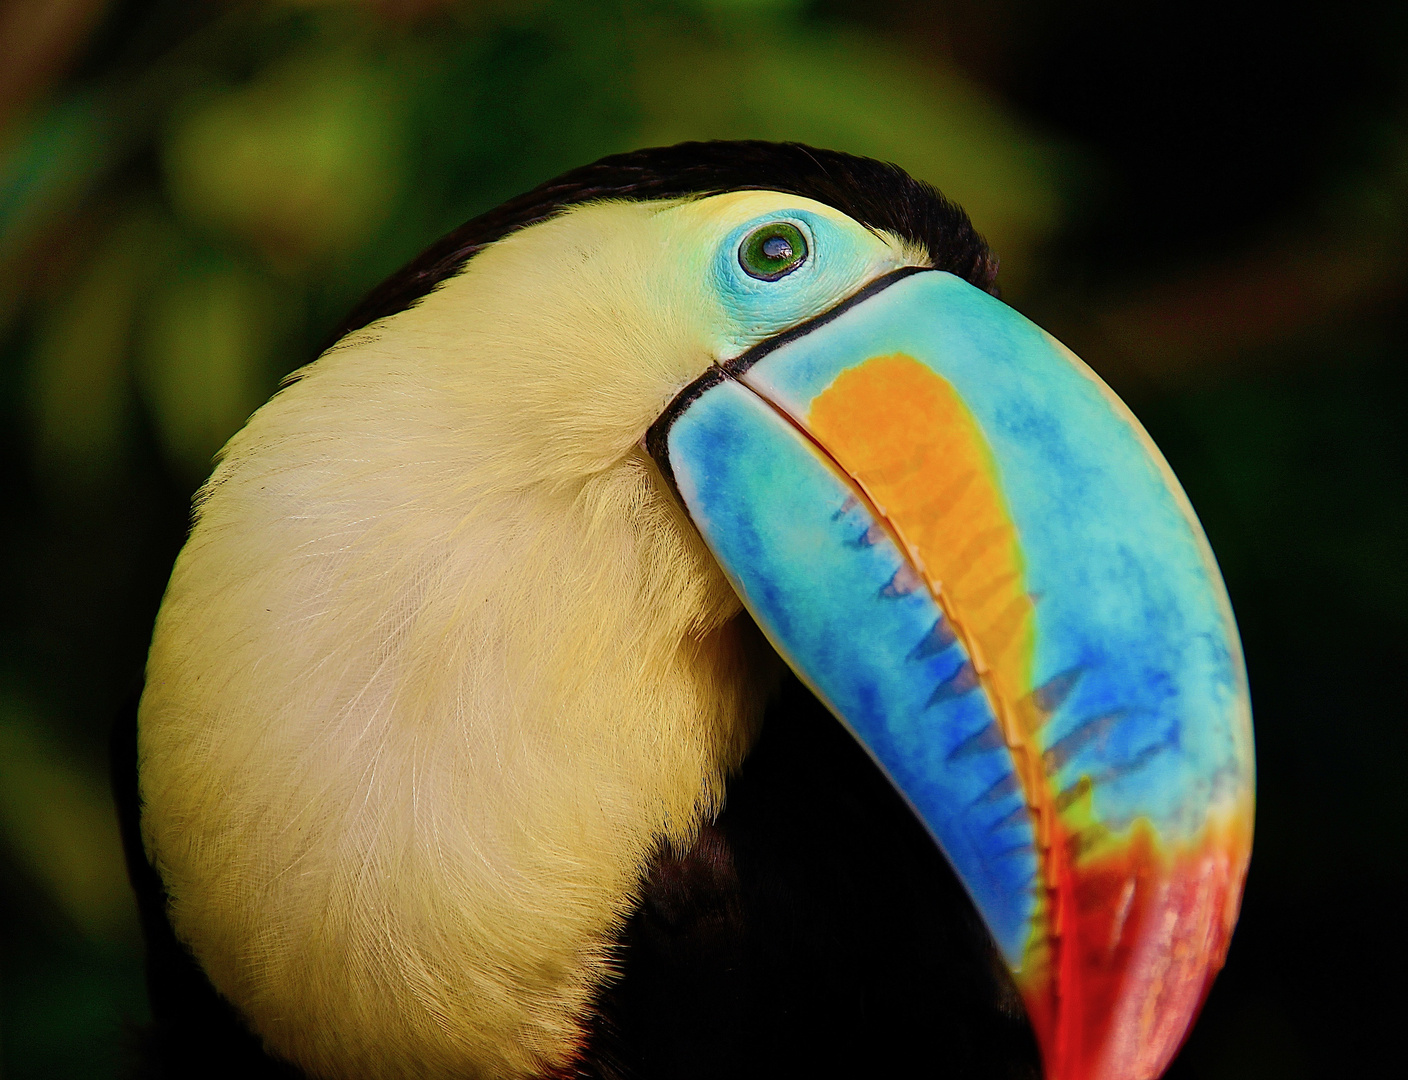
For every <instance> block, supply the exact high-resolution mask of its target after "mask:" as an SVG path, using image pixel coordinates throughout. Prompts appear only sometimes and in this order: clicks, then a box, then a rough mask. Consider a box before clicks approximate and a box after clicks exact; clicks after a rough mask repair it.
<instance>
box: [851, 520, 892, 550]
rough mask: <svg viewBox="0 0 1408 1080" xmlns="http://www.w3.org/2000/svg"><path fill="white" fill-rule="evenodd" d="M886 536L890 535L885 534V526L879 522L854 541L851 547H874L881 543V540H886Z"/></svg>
mask: <svg viewBox="0 0 1408 1080" xmlns="http://www.w3.org/2000/svg"><path fill="white" fill-rule="evenodd" d="M886 535H888V534H887V533H886V532H885V526H883V525H881V524H880V523H879V522H878V521H877V522H876V523H875V524H873V525H871V526H870V527H869V528H867V529H866V530H865V532H863V533H861V534H860V535H859V536H857V537H856V538H855V539H854V540H852V541H851V546H852V547H858V548H868V547H874V546H875V545H876V544H878V543H880V541H881V540H883V539H885V537H886Z"/></svg>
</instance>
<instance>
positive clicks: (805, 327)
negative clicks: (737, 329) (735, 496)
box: [645, 266, 933, 506]
mask: <svg viewBox="0 0 1408 1080" xmlns="http://www.w3.org/2000/svg"><path fill="white" fill-rule="evenodd" d="M932 270H933V267H929V266H902V267H900V268H899V269H898V270H891V271H890V272H889V273H888V274H882V275H880V277H878V278H876V279H875V280H874V281H872V282H871V283H870V284H869V285H867V286H866V287H865V288H863V289H861V290H860V291H859V292H857V293H853V294H852V295H850V296H848V297H846V299H844V300H842V301H841V302H840V303H839V304H837V305H836V306H835V307H831V308H827V309H826V310H825V311H823V312H822V313H821V314H820V315H814V316H812V317H811V318H810V319H807V320H806V321H805V322H800V323H798V324H797V325H796V326H793V327H789V328H788V329H786V330H784V331H782V333H780V334H774V335H773V336H772V337H770V338H766V339H764V340H763V341H760V342H758V344H756V345H754V346H753V347H752V348H750V349H747V350H745V351H744V352H742V353H739V355H737V356H735V357H734V358H733V359H732V360H725V361H724V362H723V363H720V364H714V365H712V366H711V367H710V368H709V370H708V371H706V372H704V374H703V375H701V376H699V378H697V379H695V380H694V381H693V382H692V383H690V384H689V385H688V386H686V387H685V388H684V389H683V390H681V391H680V392H679V393H678V394H676V395H675V396H674V398H673V399H671V401H670V404H668V405H666V406H665V411H664V412H662V413H661V414H660V415H659V416H658V417H657V418H656V420H655V422H654V423H653V424H651V425H650V427H649V428H648V429H646V432H645V449H646V452H647V453H649V454H650V456H651V457H652V458H654V459H655V464H656V466H657V467H658V468H659V469H660V473H661V475H663V476H664V477H665V483H666V484H668V485H669V488H670V492H671V494H673V495H674V497H675V501H676V502H678V503H679V504H680V506H684V500H683V499H681V498H680V491H679V488H678V487H676V486H675V470H674V469H673V468H672V467H671V465H670V455H669V452H668V449H669V448H668V446H667V444H666V440H667V439H668V438H669V434H670V427H671V425H672V424H674V422H675V421H676V420H677V419H678V418H679V416H680V414H681V413H683V412H684V411H685V410H686V409H687V408H689V407H690V406H691V405H692V404H694V402H695V401H696V400H698V398H699V397H700V395H702V394H703V393H704V392H705V391H706V390H709V389H712V388H713V387H715V386H717V385H718V384H719V383H721V382H723V381H724V380H725V379H736V378H737V377H738V376H740V375H742V374H743V373H744V372H745V371H747V370H748V369H749V368H750V367H752V366H753V365H754V364H756V363H757V362H758V361H759V360H761V359H762V358H763V357H765V356H767V354H768V353H770V352H772V351H773V350H774V349H777V348H780V347H781V346H783V345H786V344H787V343H788V342H789V341H796V340H797V338H799V337H803V336H805V335H807V334H810V333H811V332H812V331H813V330H816V329H818V328H819V327H822V326H825V325H826V324H827V323H829V322H830V321H831V320H832V319H834V318H836V317H837V316H838V315H841V314H843V313H845V312H846V311H849V310H850V309H851V308H853V307H855V305H856V304H859V303H861V302H862V301H865V300H869V299H870V298H871V297H872V296H874V295H875V294H876V293H879V292H884V291H885V290H886V289H888V288H889V287H890V286H891V285H893V284H895V282H897V281H903V280H904V279H905V278H907V277H911V276H912V275H914V274H923V273H929V272H931V271H932Z"/></svg>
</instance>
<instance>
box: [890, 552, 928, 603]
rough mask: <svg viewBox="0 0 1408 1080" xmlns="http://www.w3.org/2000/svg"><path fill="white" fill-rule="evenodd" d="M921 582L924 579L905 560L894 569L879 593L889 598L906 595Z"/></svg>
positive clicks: (921, 583) (922, 582)
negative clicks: (892, 574)
mask: <svg viewBox="0 0 1408 1080" xmlns="http://www.w3.org/2000/svg"><path fill="white" fill-rule="evenodd" d="M923 584H924V579H923V578H921V577H920V576H919V574H918V572H917V571H916V570H915V569H914V567H913V566H911V565H910V564H909V561H908V560H905V562H904V563H903V564H901V566H900V568H899V569H898V570H896V571H895V573H894V576H893V577H891V578H890V580H889V581H888V582H887V583H886V585H885V587H884V588H883V589H881V590H880V595H881V596H885V597H890V598H894V597H897V596H908V595H909V594H910V593H912V592H914V591H915V590H916V589H918V588H919V587H920V586H921V585H923Z"/></svg>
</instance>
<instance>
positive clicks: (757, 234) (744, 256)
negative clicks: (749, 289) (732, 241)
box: [738, 221, 807, 281]
mask: <svg viewBox="0 0 1408 1080" xmlns="http://www.w3.org/2000/svg"><path fill="white" fill-rule="evenodd" d="M806 261H807V238H806V237H805V236H803V235H802V230H801V229H799V228H797V226H795V225H789V224H788V223H787V222H785V221H773V222H769V223H768V224H767V225H762V226H759V227H758V228H756V229H754V230H753V231H752V232H750V233H749V234H748V235H747V236H745V237H744V238H743V243H742V244H740V245H739V248H738V263H739V265H740V266H742V267H743V269H744V270H745V271H746V272H747V273H748V274H749V276H751V277H755V278H761V279H762V280H763V281H776V280H777V279H778V278H780V277H786V276H787V275H788V274H790V273H792V271H793V270H795V269H797V267H799V266H801V265H802V263H804V262H806Z"/></svg>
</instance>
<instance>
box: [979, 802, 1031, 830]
mask: <svg viewBox="0 0 1408 1080" xmlns="http://www.w3.org/2000/svg"><path fill="white" fill-rule="evenodd" d="M1031 819H1032V812H1031V811H1030V810H1029V809H1027V806H1026V804H1025V803H1023V804H1022V805H1021V806H1019V807H1017V808H1016V809H1015V810H1013V811H1012V812H1011V813H1008V814H1003V815H1002V817H1000V818H998V819H997V820H996V821H994V822H993V823H992V824H991V825H989V826H988V832H1001V831H1002V830H1003V829H1010V828H1012V826H1014V825H1022V824H1025V823H1027V822H1029V821H1031Z"/></svg>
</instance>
